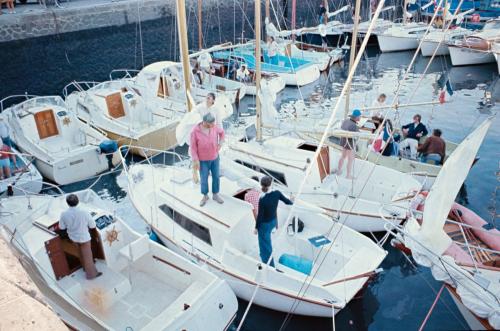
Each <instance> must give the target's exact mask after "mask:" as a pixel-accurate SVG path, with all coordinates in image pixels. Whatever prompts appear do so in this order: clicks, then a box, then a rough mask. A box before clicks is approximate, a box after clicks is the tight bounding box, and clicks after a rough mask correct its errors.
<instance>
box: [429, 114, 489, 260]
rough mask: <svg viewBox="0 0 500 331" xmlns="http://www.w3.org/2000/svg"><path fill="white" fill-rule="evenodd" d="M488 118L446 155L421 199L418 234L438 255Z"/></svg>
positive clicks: (444, 242) (442, 251)
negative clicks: (423, 206)
mask: <svg viewBox="0 0 500 331" xmlns="http://www.w3.org/2000/svg"><path fill="white" fill-rule="evenodd" d="M491 122H492V118H489V119H487V120H486V121H484V122H483V123H482V124H481V125H480V126H479V127H477V128H476V129H475V130H474V131H473V132H472V133H471V134H469V136H468V137H467V138H466V139H465V140H464V141H463V142H462V143H461V144H460V145H459V146H458V147H457V148H456V149H455V151H454V152H453V153H452V154H451V155H450V157H448V159H447V160H446V162H445V164H444V166H443V167H442V169H441V171H440V172H439V175H438V176H437V178H436V180H435V182H434V185H433V186H432V188H431V190H430V191H429V195H428V196H427V199H426V201H425V211H424V215H423V222H422V227H421V230H420V234H419V236H420V237H421V239H424V240H425V242H426V244H427V245H428V246H427V247H428V248H429V249H431V250H432V251H433V252H434V253H435V254H437V255H438V256H440V255H442V254H443V253H444V251H445V250H446V249H447V248H448V246H449V245H450V243H451V239H450V238H449V237H448V236H447V235H446V233H445V232H444V230H443V226H444V223H445V221H446V219H447V216H448V213H449V211H450V208H451V205H452V204H453V202H454V201H455V197H456V196H457V194H458V191H459V190H460V187H461V186H462V184H463V182H464V181H465V178H466V177H467V174H468V173H469V170H470V167H471V166H472V163H473V162H474V159H475V157H476V154H477V151H478V150H479V147H480V146H481V143H482V141H483V139H484V137H485V135H486V133H487V132H488V129H489V127H490V125H491Z"/></svg>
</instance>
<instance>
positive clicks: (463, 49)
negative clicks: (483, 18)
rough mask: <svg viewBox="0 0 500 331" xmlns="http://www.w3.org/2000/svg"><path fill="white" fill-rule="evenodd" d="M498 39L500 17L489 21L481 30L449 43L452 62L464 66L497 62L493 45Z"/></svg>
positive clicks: (499, 36)
mask: <svg viewBox="0 0 500 331" xmlns="http://www.w3.org/2000/svg"><path fill="white" fill-rule="evenodd" d="M496 41H500V18H498V19H494V20H490V21H488V22H487V23H486V24H485V25H484V28H483V30H481V32H478V33H474V34H471V35H469V36H466V37H465V38H464V39H461V40H455V42H454V43H453V44H449V45H448V48H449V50H450V58H451V63H452V64H453V65H454V66H463V65H472V64H483V63H490V62H495V56H494V55H493V53H492V51H491V45H492V44H493V43H494V42H496Z"/></svg>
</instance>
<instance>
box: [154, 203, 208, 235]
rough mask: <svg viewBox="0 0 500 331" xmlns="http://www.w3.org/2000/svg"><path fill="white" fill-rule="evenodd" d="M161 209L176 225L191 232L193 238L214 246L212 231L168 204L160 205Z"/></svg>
mask: <svg viewBox="0 0 500 331" xmlns="http://www.w3.org/2000/svg"><path fill="white" fill-rule="evenodd" d="M159 208H160V210H161V211H162V212H163V213H164V214H165V215H167V216H168V217H170V218H171V219H172V220H173V221H174V222H175V223H177V224H178V225H180V226H181V227H182V228H183V229H184V230H186V231H188V232H190V233H191V234H192V235H193V236H195V237H196V238H198V239H200V240H202V241H204V242H206V243H207V244H209V245H212V238H211V237H210V230H208V229H207V228H206V227H204V226H203V225H200V224H198V223H196V222H194V221H193V220H191V219H189V218H187V217H186V216H184V215H182V214H181V213H179V212H177V211H175V210H174V209H172V208H170V207H169V206H167V205H166V204H163V205H160V207H159Z"/></svg>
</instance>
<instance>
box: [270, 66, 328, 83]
mask: <svg viewBox="0 0 500 331" xmlns="http://www.w3.org/2000/svg"><path fill="white" fill-rule="evenodd" d="M268 74H278V75H279V76H280V77H281V78H282V79H283V80H284V81H285V85H291V86H304V85H307V84H310V83H312V82H315V81H316V80H318V78H319V76H320V72H319V69H318V67H317V66H315V65H310V66H307V67H305V68H302V69H300V70H298V71H296V72H280V73H275V72H268Z"/></svg>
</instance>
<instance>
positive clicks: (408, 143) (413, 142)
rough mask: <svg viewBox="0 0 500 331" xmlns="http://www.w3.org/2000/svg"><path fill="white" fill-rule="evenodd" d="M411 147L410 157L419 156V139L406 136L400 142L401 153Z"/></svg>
mask: <svg viewBox="0 0 500 331" xmlns="http://www.w3.org/2000/svg"><path fill="white" fill-rule="evenodd" d="M407 147H410V157H411V158H412V159H416V158H417V148H418V140H417V139H413V138H406V139H405V140H403V141H402V142H401V143H400V144H399V150H400V153H404V149H405V148H407Z"/></svg>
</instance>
